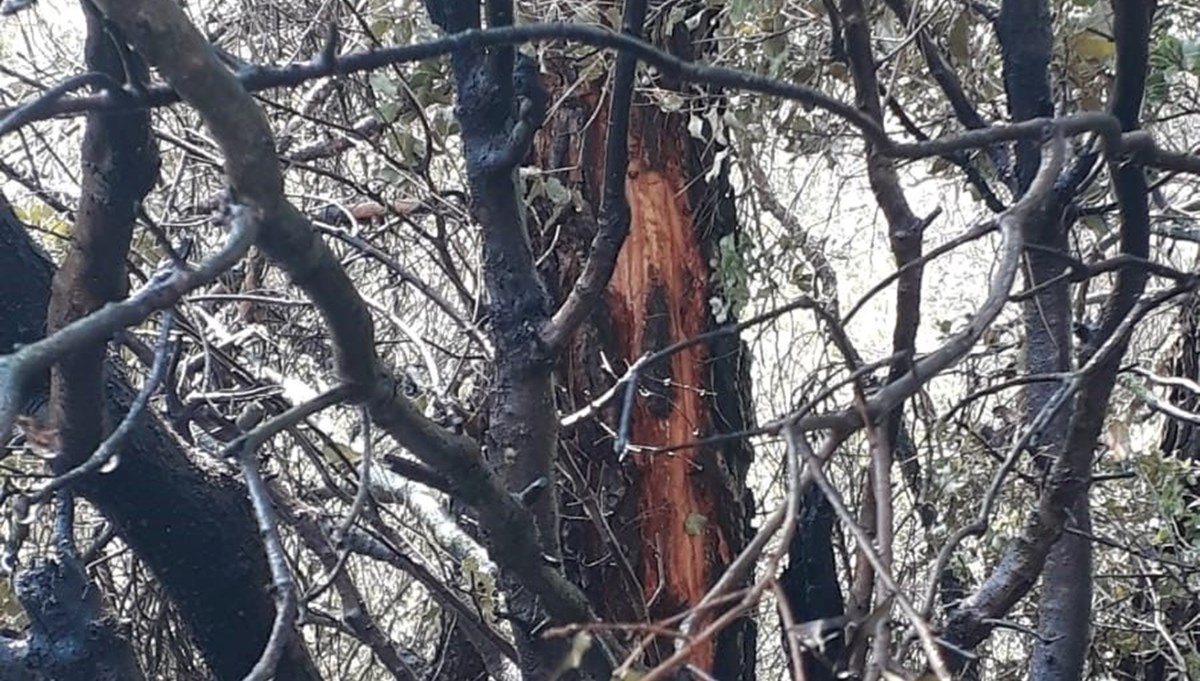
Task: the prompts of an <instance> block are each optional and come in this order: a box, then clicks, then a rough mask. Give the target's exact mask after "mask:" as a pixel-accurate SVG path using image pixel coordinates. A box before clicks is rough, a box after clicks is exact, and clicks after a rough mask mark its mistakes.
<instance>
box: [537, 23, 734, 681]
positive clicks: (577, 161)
mask: <svg viewBox="0 0 1200 681" xmlns="http://www.w3.org/2000/svg"><path fill="white" fill-rule="evenodd" d="M710 18H711V17H710ZM701 26H702V28H701V29H698V30H699V31H704V30H707V28H706V24H705V22H701ZM667 33H670V34H672V35H673V36H674V38H673V40H672V49H673V50H675V51H676V53H678V54H683V55H685V56H687V57H689V58H690V57H692V56H694V55H693V54H692V52H693V51H694V49H695V48H694V47H693V46H692V42H691V41H692V40H693V39H694V38H695V37H696V36H695V35H689V34H688V33H687V31H685V30H683V29H682V27H675V28H674V30H673V31H667ZM554 66H557V67H558V69H557V70H558V75H559V78H560V80H561V81H562V82H563V83H570V82H572V80H573V78H572V77H571V74H570V73H566V72H564V70H563V69H564V67H562V66H561V65H554ZM597 85H599V84H598V83H593V84H592V87H593V88H594V87H595V86H597ZM676 85H677V84H674V85H673V86H676ZM595 92H596V90H595V89H592V90H590V91H589V90H587V89H585V90H583V91H582V92H581V93H577V94H576V95H575V96H573V97H571V98H570V99H568V100H567V101H568V104H567V107H568V108H567V109H566V110H565V111H564V112H561V113H560V114H559V117H558V118H557V119H555V120H554V121H552V123H551V130H552V133H551V134H550V135H544V136H543V139H542V141H541V143H540V145H539V147H538V155H539V161H540V164H541V165H543V166H544V167H552V168H572V167H574V168H578V169H579V170H577V171H575V172H574V173H563V174H562V175H561V180H562V181H564V182H565V183H570V184H574V185H576V186H579V185H583V186H582V190H583V192H584V195H585V197H587V198H588V199H589V200H591V201H592V202H593V205H596V204H597V203H598V199H599V188H600V185H601V178H600V176H599V168H598V166H599V164H597V163H596V162H595V154H596V153H597V150H598V149H600V148H602V147H603V142H604V140H605V139H606V135H607V134H608V131H607V130H606V129H605V128H604V125H602V124H601V122H602V121H603V120H604V116H603V115H596V116H594V118H593V116H592V112H594V111H595V109H596V108H600V109H601V110H602V111H601V112H600V113H601V114H602V113H603V110H604V109H606V107H607V103H600V102H598V101H597V96H596V94H595ZM709 105H711V106H714V107H719V106H720V105H721V103H720V100H719V97H717V96H712V97H711V98H710V100H709ZM587 120H594V122H592V123H591V127H590V128H588V129H587V130H586V131H583V130H580V127H581V125H580V122H581V121H587ZM686 129H687V120H686V117H685V116H682V115H679V114H670V113H665V112H661V111H657V110H655V109H654V108H653V107H651V106H647V105H645V104H643V103H641V102H638V103H637V105H636V106H635V109H634V112H633V115H632V120H631V124H630V143H629V163H628V167H627V168H626V184H625V195H626V198H627V200H628V203H629V207H630V212H631V223H630V230H629V234H628V236H627V238H626V240H625V243H624V246H623V248H622V249H621V251H620V254H619V256H618V258H617V262H616V267H615V270H614V272H613V276H612V279H611V281H610V285H609V287H608V290H607V293H606V295H605V298H604V305H603V309H602V310H599V311H598V313H597V314H596V315H595V316H594V318H593V320H592V321H591V323H590V324H588V325H587V326H586V327H585V329H584V331H583V333H581V334H580V338H579V339H577V340H576V341H575V342H574V343H573V344H572V346H571V347H570V350H569V352H568V354H567V357H566V358H565V360H564V361H563V363H562V368H561V375H562V377H563V378H562V382H563V384H564V386H565V390H566V392H567V393H568V394H569V395H571V397H572V398H573V399H574V400H575V402H576V403H582V402H584V401H586V400H589V399H592V398H594V397H595V396H596V395H597V394H599V392H602V391H603V390H604V389H605V388H606V387H607V385H608V381H609V380H610V379H609V378H607V377H606V376H605V374H604V371H603V370H602V369H601V368H600V367H599V365H598V359H599V356H600V354H601V353H603V354H604V355H606V356H607V357H609V358H610V359H612V360H613V361H614V363H616V366H617V368H618V371H619V370H620V366H621V362H632V361H633V360H635V359H636V358H637V357H639V356H641V355H643V354H645V353H648V352H653V351H655V350H660V349H662V348H664V347H666V346H667V345H670V344H671V343H674V342H676V341H679V340H683V339H685V338H689V337H691V336H695V335H698V334H700V333H703V332H705V331H707V330H710V329H712V328H713V327H714V325H715V321H714V319H713V317H712V313H711V310H710V306H709V302H708V301H709V298H710V297H711V296H713V295H719V294H720V293H721V291H720V287H719V284H715V283H714V282H713V281H712V276H713V275H712V272H711V271H710V268H709V264H708V263H709V259H710V258H711V257H712V256H713V255H714V253H715V252H716V244H717V242H718V240H719V239H720V238H721V237H722V236H725V235H731V234H734V232H735V231H736V224H735V220H736V218H735V216H734V215H733V212H732V210H733V209H732V202H731V200H732V197H731V192H730V190H729V186H728V182H727V179H726V178H725V176H724V172H723V171H722V172H721V173H719V174H718V177H717V178H715V179H714V180H713V181H711V182H705V181H704V180H703V176H704V173H705V172H706V171H708V170H710V169H711V164H712V163H713V159H712V153H713V149H712V148H711V146H710V147H708V148H706V147H705V146H704V145H703V144H702V143H700V142H698V141H696V140H693V139H691V138H690V137H689V136H688V134H687V133H686V132H685V131H686ZM565 222H566V225H564V226H562V229H563V235H564V236H567V237H569V238H570V239H572V240H573V241H575V242H576V243H578V242H584V241H586V239H588V238H590V234H589V233H588V219H587V216H585V215H574V216H569V217H568V218H567V219H566V220H565ZM547 238H549V237H548V236H547ZM560 240H562V236H560ZM570 244H571V241H567V247H566V248H563V249H561V250H560V251H559V253H560V255H559V257H558V260H557V262H556V263H555V265H554V266H555V268H556V270H557V272H556V273H555V274H556V275H557V276H556V277H552V280H556V281H557V282H558V283H559V285H558V287H557V288H558V289H559V290H560V291H562V290H567V289H569V287H570V286H571V284H572V282H573V280H574V278H575V276H577V274H578V271H579V265H578V262H577V261H576V260H575V259H574V258H573V257H572V255H571V251H572V249H571V247H570ZM746 361H747V356H746V355H745V353H744V349H743V348H742V346H741V344H740V341H739V340H738V339H737V338H728V339H719V340H717V341H714V342H713V343H710V344H706V345H698V346H694V347H691V348H688V349H686V350H684V351H682V352H680V353H677V354H675V355H674V356H672V357H671V358H670V360H668V361H663V362H661V363H659V364H658V365H657V366H655V367H653V368H649V369H648V370H647V371H646V372H645V373H644V374H643V375H642V377H641V380H640V383H639V385H640V392H641V393H643V396H642V397H641V398H639V399H638V400H637V401H636V403H635V405H634V410H633V415H632V422H631V431H630V439H631V442H632V443H633V444H635V445H640V446H647V447H657V446H667V445H678V444H680V443H686V442H690V441H694V440H697V439H700V438H703V437H706V436H709V435H713V434H716V433H720V432H730V431H734V430H740V429H742V428H744V427H746V425H747V423H748V414H749V413H750V411H749V409H748V406H747V404H746V402H747V395H748V390H749V383H748V371H747V366H746ZM619 411H620V407H619V406H617V407H612V408H608V409H605V410H604V411H603V413H602V415H601V418H603V419H604V420H605V421H607V422H609V423H616V421H617V420H618V418H619V413H618V412H619ZM572 443H573V446H572V447H571V449H572V451H573V452H574V454H573V457H574V460H575V461H576V463H577V464H578V465H579V467H580V469H581V471H582V474H581V475H582V480H581V482H583V483H584V484H586V485H587V487H588V489H587V490H586V491H580V490H577V495H578V496H581V497H582V496H586V495H591V496H592V497H593V498H594V499H595V500H597V501H598V502H600V503H602V504H603V505H604V510H605V511H615V513H613V514H612V515H611V516H609V517H608V518H607V520H606V521H605V522H607V524H608V526H609V528H610V529H611V534H610V535H608V536H606V535H605V533H606V529H604V528H601V529H598V528H597V527H595V525H596V524H597V523H596V522H594V521H591V522H589V523H586V524H582V525H574V526H573V525H572V524H568V527H567V539H566V545H567V546H568V547H569V549H570V552H571V553H575V554H577V555H576V556H574V558H573V560H572V563H573V565H572V569H573V570H574V571H576V573H577V574H578V579H579V580H580V581H581V582H582V583H583V584H584V586H585V588H586V590H587V592H588V594H589V597H590V599H591V600H592V602H593V604H594V606H595V607H596V609H597V611H598V612H599V613H600V614H601V616H602V617H604V618H605V619H610V620H619V621H629V620H631V619H633V620H640V619H642V618H644V617H647V616H648V617H649V618H650V619H652V620H653V619H656V618H660V617H665V616H670V615H675V614H678V613H680V612H682V611H683V610H685V609H686V608H687V607H689V606H690V605H692V604H694V603H696V602H697V601H699V600H700V599H701V598H702V597H703V595H704V594H705V593H706V592H707V590H708V589H709V587H711V586H712V585H713V583H714V582H715V581H716V579H717V578H718V577H719V576H720V575H721V573H722V571H723V570H724V567H725V566H726V565H728V563H729V562H730V561H731V560H732V558H733V557H734V556H736V554H737V552H738V551H739V550H740V549H741V548H742V546H743V545H744V542H745V541H746V537H747V534H748V530H749V517H750V514H749V508H750V506H751V505H752V501H751V499H750V495H749V493H748V491H746V490H745V487H744V475H745V470H746V468H747V467H748V466H749V462H750V458H751V456H752V453H751V451H750V449H749V448H748V447H747V446H746V445H744V444H742V443H735V444H731V445H722V446H720V447H704V448H691V449H683V450H678V451H673V452H671V453H633V454H631V455H630V456H629V457H627V459H626V460H625V461H618V460H617V457H616V456H615V455H614V454H613V453H612V447H611V439H609V437H608V436H606V435H605V434H604V432H603V430H601V429H598V428H595V427H592V426H589V425H586V424H585V425H584V426H582V427H580V428H579V430H578V431H577V433H576V435H575V437H574V438H573V441H572ZM570 501H571V500H569V499H568V502H570ZM580 503H581V504H586V502H580ZM618 551H620V552H623V553H624V554H625V555H624V556H622V557H616V556H614V555H613V554H614V553H615V552H618ZM630 572H632V574H630ZM755 635H756V633H755V630H754V628H753V624H752V623H751V622H750V621H749V620H746V621H744V622H741V623H739V625H738V626H734V627H731V628H729V629H727V630H726V631H725V632H723V633H722V635H721V636H719V637H717V638H715V639H713V640H711V641H709V642H707V643H705V644H702V645H700V646H697V648H696V650H695V653H694V655H693V658H692V664H694V665H696V666H697V667H699V668H701V669H704V670H707V671H709V672H710V673H712V674H714V676H716V677H717V678H721V679H722V680H726V679H728V680H731V681H736V680H739V679H752V678H754V663H753V655H754V637H755ZM662 643H663V644H668V645H663V646H662V647H661V648H658V649H654V648H652V649H651V651H650V654H649V658H648V659H647V660H646V661H647V662H648V663H653V662H654V660H656V659H658V656H660V655H663V654H669V653H670V649H669V642H667V641H663V642H662Z"/></svg>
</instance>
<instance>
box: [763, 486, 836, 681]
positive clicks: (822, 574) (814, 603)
mask: <svg viewBox="0 0 1200 681" xmlns="http://www.w3.org/2000/svg"><path fill="white" fill-rule="evenodd" d="M800 506H801V508H800V515H799V518H798V523H799V525H798V526H797V528H796V534H795V535H794V536H793V537H792V543H791V545H790V546H788V567H787V569H786V570H784V571H783V575H781V576H780V579H779V583H780V586H781V587H783V592H784V594H786V596H787V601H788V606H789V607H790V608H791V610H792V618H793V619H794V620H795V621H796V622H797V623H801V622H811V621H813V620H821V619H836V618H838V617H840V616H841V615H843V614H844V613H845V603H844V602H843V600H842V588H841V585H840V584H839V583H838V573H837V565H836V564H835V563H834V557H833V524H834V522H836V520H837V518H836V516H835V515H834V512H833V507H832V506H830V505H829V500H827V499H826V498H825V494H824V493H823V492H821V490H820V488H818V487H817V486H816V485H810V486H809V488H808V490H807V492H805V494H804V497H803V498H802V499H800ZM824 633H825V632H821V633H819V634H818V635H823V634H824ZM845 647H846V642H845V640H844V638H843V635H842V632H841V631H840V630H839V631H837V632H836V634H830V638H829V639H828V642H827V643H826V644H825V646H824V648H816V647H814V648H810V649H808V650H806V651H805V654H804V658H803V665H804V673H803V676H801V677H800V678H803V679H805V680H806V681H834V679H836V678H837V672H838V664H839V662H840V661H841V658H842V654H843V651H844V650H845ZM783 649H784V650H787V649H788V648H787V642H786V641H785V642H784V647H783ZM788 664H789V667H790V665H791V660H790V657H789V661H788Z"/></svg>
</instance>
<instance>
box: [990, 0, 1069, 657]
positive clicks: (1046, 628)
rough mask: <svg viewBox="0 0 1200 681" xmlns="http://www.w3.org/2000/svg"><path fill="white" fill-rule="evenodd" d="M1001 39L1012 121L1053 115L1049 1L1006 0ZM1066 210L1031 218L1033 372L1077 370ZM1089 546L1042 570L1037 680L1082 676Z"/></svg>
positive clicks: (1030, 407)
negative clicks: (1066, 269)
mask: <svg viewBox="0 0 1200 681" xmlns="http://www.w3.org/2000/svg"><path fill="white" fill-rule="evenodd" d="M996 30H997V34H998V36H999V38H1000V44H1001V47H1002V50H1003V58H1004V83H1005V90H1006V92H1007V94H1008V105H1009V109H1010V112H1011V114H1012V118H1013V120H1014V121H1022V120H1028V119H1031V118H1037V117H1040V116H1052V115H1053V114H1054V107H1053V103H1052V101H1051V96H1050V71H1049V65H1050V57H1051V52H1052V49H1053V35H1052V33H1051V23H1050V12H1049V8H1048V7H1047V5H1046V2H1045V1H1044V0H1008V1H1007V2H1004V3H1003V4H1002V5H1001V12H1000V18H999V21H998V23H997V27H996ZM1038 156H1039V145H1037V144H1035V143H1030V142H1022V143H1018V144H1017V154H1016V158H1017V163H1016V171H1017V188H1018V192H1019V193H1021V192H1024V191H1025V190H1026V189H1027V188H1028V187H1029V184H1030V183H1031V182H1032V181H1033V177H1034V175H1035V174H1036V173H1037V168H1038ZM1068 228H1069V225H1068V224H1066V223H1064V221H1063V214H1062V212H1061V210H1049V211H1046V212H1045V213H1043V214H1042V215H1040V216H1038V219H1036V220H1033V221H1031V223H1030V226H1029V229H1027V230H1026V231H1025V234H1024V238H1025V241H1026V243H1028V244H1031V245H1034V246H1036V247H1038V248H1037V249H1030V250H1027V251H1026V255H1025V257H1026V262H1027V263H1028V265H1027V267H1026V269H1025V272H1026V282H1025V283H1026V286H1027V287H1028V288H1033V287H1042V288H1041V290H1040V292H1039V293H1038V294H1037V295H1036V296H1034V297H1032V298H1030V299H1029V300H1027V301H1026V302H1024V303H1023V304H1022V308H1021V314H1022V320H1023V324H1024V328H1025V356H1024V364H1025V366H1024V369H1025V371H1026V372H1027V373H1029V374H1045V373H1054V372H1060V371H1068V370H1070V368H1071V355H1070V352H1071V307H1070V291H1069V284H1068V282H1066V281H1065V280H1062V279H1059V280H1058V281H1057V283H1053V284H1050V285H1046V282H1048V281H1050V280H1052V279H1054V278H1055V277H1058V276H1059V275H1060V274H1061V273H1062V270H1063V263H1064V262H1065V261H1064V260H1063V259H1062V258H1059V257H1055V256H1054V255H1053V254H1050V253H1047V252H1045V250H1046V249H1053V250H1056V251H1063V252H1065V251H1066V247H1067V230H1068ZM1057 388H1058V385H1057V384H1055V383H1050V382H1042V383H1033V384H1030V385H1029V386H1028V387H1026V389H1025V417H1026V419H1027V421H1028V422H1032V421H1033V419H1034V418H1035V417H1036V416H1037V414H1038V413H1039V412H1040V411H1041V410H1042V408H1043V407H1044V406H1045V404H1046V403H1047V401H1048V400H1049V399H1050V397H1051V395H1053V393H1054V392H1055V390H1057ZM1069 418H1070V413H1069V410H1067V409H1062V410H1060V411H1059V414H1058V416H1057V417H1056V418H1054V419H1053V420H1052V421H1051V422H1050V423H1048V424H1047V425H1046V427H1045V428H1043V429H1042V431H1041V433H1040V435H1039V437H1038V452H1037V458H1036V464H1037V466H1038V467H1039V468H1040V469H1041V470H1046V469H1047V468H1049V466H1050V463H1051V462H1053V461H1054V459H1056V458H1057V457H1059V456H1061V455H1062V451H1063V446H1064V444H1065V443H1066V440H1067V424H1068V421H1069ZM1068 514H1069V517H1070V518H1071V521H1070V522H1071V524H1072V525H1073V526H1075V527H1077V528H1078V529H1081V530H1083V531H1085V532H1087V531H1090V529H1091V521H1090V516H1089V511H1088V498H1087V495H1086V494H1083V495H1080V496H1079V497H1078V498H1077V499H1075V500H1074V502H1073V503H1072V505H1071V507H1070V509H1069V510H1068ZM1091 569H1092V558H1091V543H1090V542H1089V541H1088V540H1087V539H1086V538H1083V537H1080V536H1078V535H1075V534H1070V533H1064V534H1063V535H1062V536H1061V537H1060V538H1059V540H1058V541H1057V542H1056V543H1055V544H1054V547H1053V548H1052V549H1051V550H1050V555H1049V556H1048V557H1047V559H1046V566H1045V569H1044V571H1043V572H1042V595H1041V601H1040V603H1039V608H1038V622H1039V631H1040V632H1041V634H1042V638H1041V639H1040V640H1039V641H1037V642H1035V643H1034V655H1033V659H1032V662H1031V670H1030V674H1031V678H1034V679H1071V678H1078V677H1079V675H1080V674H1081V673H1082V669H1083V664H1084V658H1085V655H1086V653H1087V645H1088V640H1089V626H1090V624H1089V621H1090V615H1091V604H1092V588H1091V584H1092V579H1091Z"/></svg>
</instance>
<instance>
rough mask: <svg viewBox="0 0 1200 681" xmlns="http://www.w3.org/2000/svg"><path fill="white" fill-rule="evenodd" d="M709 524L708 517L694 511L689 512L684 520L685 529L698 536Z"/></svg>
mask: <svg viewBox="0 0 1200 681" xmlns="http://www.w3.org/2000/svg"><path fill="white" fill-rule="evenodd" d="M707 525H708V518H706V517H705V516H703V515H701V514H699V513H696V512H695V511H693V512H691V513H689V514H688V516H687V518H686V519H685V520H684V521H683V530H684V532H687V533H688V534H690V535H692V536H693V537H696V536H699V535H700V534H702V533H703V532H704V528H705V526H707Z"/></svg>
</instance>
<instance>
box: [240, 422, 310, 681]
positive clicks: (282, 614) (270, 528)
mask: <svg viewBox="0 0 1200 681" xmlns="http://www.w3.org/2000/svg"><path fill="white" fill-rule="evenodd" d="M254 445H255V441H253V440H247V441H246V442H245V444H244V446H243V448H242V452H241V455H240V456H239V457H238V464H239V465H240V467H241V469H242V476H243V477H244V478H245V480H246V491H247V493H248V494H249V496H250V502H251V505H252V506H253V507H254V517H255V519H256V520H257V521H258V531H259V533H260V534H261V535H262V539H263V547H264V549H265V550H266V553H267V564H268V565H269V566H270V568H271V586H272V588H273V589H274V591H275V623H274V624H273V625H272V626H271V637H270V638H269V639H267V645H266V647H265V648H264V649H263V652H262V656H261V657H259V659H258V662H256V663H255V664H254V667H253V668H252V669H251V670H250V673H248V674H247V675H246V676H245V678H244V680H243V681H268V680H269V679H271V678H274V676H275V667H276V666H278V664H279V660H280V658H281V657H283V652H284V649H285V648H286V647H287V643H288V639H289V638H290V637H291V636H292V635H293V628H292V627H293V624H294V623H295V621H296V614H297V608H298V606H297V603H296V583H295V581H294V580H293V579H292V571H291V568H289V567H288V563H287V554H286V553H284V550H283V541H282V540H281V539H280V537H279V523H278V520H277V519H276V517H275V509H274V507H273V506H272V504H271V492H270V490H268V489H267V484H266V482H265V481H264V480H263V477H262V473H261V472H259V470H258V457H257V454H256V447H255V446H254Z"/></svg>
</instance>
